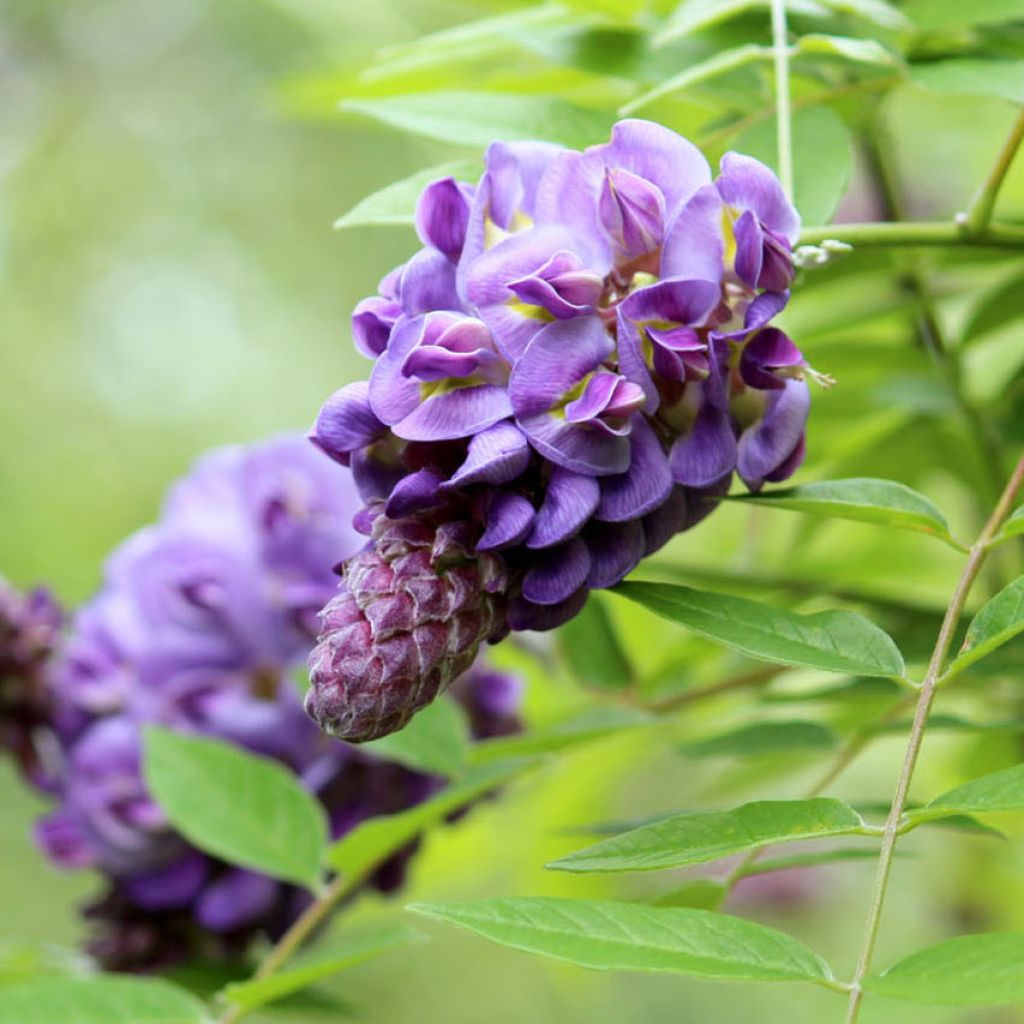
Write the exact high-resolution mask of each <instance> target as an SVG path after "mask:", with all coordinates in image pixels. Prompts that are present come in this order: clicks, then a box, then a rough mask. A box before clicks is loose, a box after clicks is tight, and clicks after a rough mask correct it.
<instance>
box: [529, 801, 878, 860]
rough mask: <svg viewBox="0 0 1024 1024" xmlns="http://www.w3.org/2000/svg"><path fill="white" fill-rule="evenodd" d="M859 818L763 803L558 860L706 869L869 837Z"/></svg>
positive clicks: (674, 822) (634, 834)
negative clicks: (764, 851) (772, 850)
mask: <svg viewBox="0 0 1024 1024" xmlns="http://www.w3.org/2000/svg"><path fill="white" fill-rule="evenodd" d="M865 830H866V826H865V825H864V821H863V819H862V818H861V816H860V815H859V814H858V813H857V812H856V811H855V810H854V809H853V808H852V807H850V806H849V805H848V804H845V803H843V802H842V801H841V800H832V799H828V798H824V797H821V798H818V799H815V800H761V801H758V802H756V803H750V804H744V805H743V806H742V807H737V808H736V809H735V810H732V811H692V812H687V813H685V814H674V815H672V816H671V817H669V818H663V819H661V820H660V821H655V822H652V823H651V824H649V825H641V826H640V827H639V828H635V829H633V830H632V831H630V832H625V833H623V834H622V835H619V836H614V837H613V838H611V839H605V840H602V841H601V842H600V843H595V844H594V845H593V846H588V847H587V848H586V849H583V850H579V851H577V852H576V853H570V854H569V855H568V856H566V857H560V858H559V859H558V860H556V861H552V862H551V863H550V864H548V865H547V866H548V867H549V868H552V869H554V870H557V871H573V872H585V871H657V870H661V869H664V868H676V867H682V866H683V865H686V864H702V863H704V862H706V861H711V860H718V859H720V858H721V857H730V856H732V855H733V854H736V853H743V852H745V851H749V850H759V849H761V848H762V847H765V846H770V845H772V844H773V843H790V842H798V841H800V840H804V839H822V838H824V837H826V836H841V835H857V834H865Z"/></svg>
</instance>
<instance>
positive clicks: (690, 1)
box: [654, 0, 828, 46]
mask: <svg viewBox="0 0 1024 1024" xmlns="http://www.w3.org/2000/svg"><path fill="white" fill-rule="evenodd" d="M770 7H771V0H683V2H682V3H681V4H679V5H678V6H677V7H676V9H675V10H674V11H673V12H672V14H671V16H670V17H669V18H668V20H667V21H666V22H665V24H664V25H663V26H662V28H661V30H660V31H659V32H657V33H656V34H655V36H654V45H655V46H664V45H665V44H666V43H670V42H672V41H673V40H674V39H680V38H682V37H683V36H688V35H692V34H693V33H694V32H699V31H702V30H703V29H706V28H711V26H713V25H717V24H719V23H720V22H723V21H727V20H729V19H730V18H735V17H737V16H738V15H741V14H746V13H747V12H749V11H756V10H761V11H764V12H765V16H766V17H767V12H768V10H769V8H770ZM786 9H787V10H788V12H789V13H790V14H809V15H815V16H817V17H827V16H828V9H827V7H825V6H824V5H823V4H820V3H815V2H813V0H788V2H787V4H786Z"/></svg>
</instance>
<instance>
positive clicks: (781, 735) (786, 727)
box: [679, 722, 836, 758]
mask: <svg viewBox="0 0 1024 1024" xmlns="http://www.w3.org/2000/svg"><path fill="white" fill-rule="evenodd" d="M835 742H836V737H835V733H833V732H832V730H831V729H829V728H827V727H826V726H824V725H821V724H820V723H818V722H753V723H751V724H750V725H743V726H740V727H739V728H738V729H732V730H730V731H729V732H724V733H720V734H719V735H717V736H709V737H708V738H707V739H703V740H692V741H691V742H689V743H684V744H682V745H681V746H680V747H679V749H680V751H682V753H684V754H685V755H686V756H687V757H689V758H704V757H762V756H764V755H766V754H776V755H777V754H793V753H803V752H806V751H820V750H831V749H832V747H834V746H835Z"/></svg>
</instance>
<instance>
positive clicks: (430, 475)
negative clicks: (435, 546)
mask: <svg viewBox="0 0 1024 1024" xmlns="http://www.w3.org/2000/svg"><path fill="white" fill-rule="evenodd" d="M443 483H444V477H443V476H441V475H440V474H439V473H437V472H435V471H434V470H432V469H419V470H417V471H416V472H415V473H410V474H409V475H408V476H406V477H403V478H402V479H401V480H399V482H398V483H397V484H395V486H394V488H393V489H392V491H391V494H390V495H389V496H388V500H387V504H386V505H385V506H384V514H385V515H386V516H388V518H390V519H402V518H404V517H405V516H407V515H411V514H413V513H414V512H423V511H425V510H426V509H429V508H436V507H437V506H438V505H440V504H441V501H442V498H441V493H440V490H439V488H440V486H441V484H443Z"/></svg>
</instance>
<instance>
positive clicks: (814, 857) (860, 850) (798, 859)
mask: <svg viewBox="0 0 1024 1024" xmlns="http://www.w3.org/2000/svg"><path fill="white" fill-rule="evenodd" d="M894 856H896V857H907V856H909V854H907V853H906V852H904V851H902V850H897V851H896V852H895V854H894ZM847 860H871V861H876V860H878V847H877V846H862V847H840V848H839V849H837V850H811V851H810V852H809V853H795V854H793V856H792V857H773V858H772V859H771V860H758V861H754V863H752V864H750V865H748V866H747V867H745V868H743V870H742V871H740V873H739V877H740V878H753V877H754V876H755V875H770V874H774V873H775V872H776V871H791V870H792V869H793V868H816V867H820V866H821V865H822V864H835V863H836V862H837V861H847Z"/></svg>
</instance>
